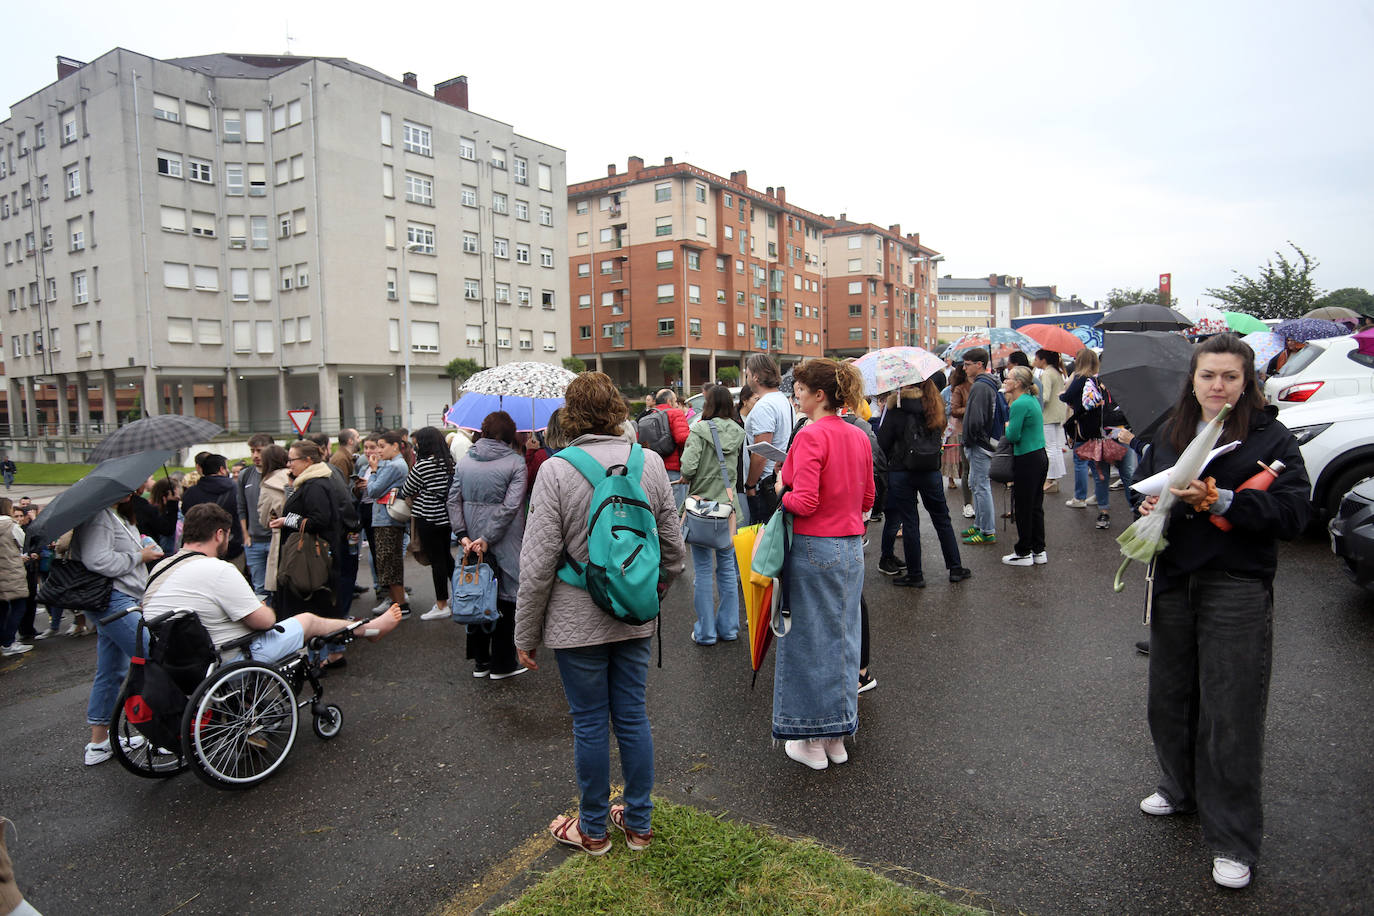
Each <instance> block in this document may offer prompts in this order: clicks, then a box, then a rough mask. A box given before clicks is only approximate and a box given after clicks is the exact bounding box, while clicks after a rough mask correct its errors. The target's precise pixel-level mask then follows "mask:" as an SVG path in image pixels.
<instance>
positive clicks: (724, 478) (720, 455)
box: [706, 420, 734, 501]
mask: <svg viewBox="0 0 1374 916" xmlns="http://www.w3.org/2000/svg"><path fill="white" fill-rule="evenodd" d="M706 425H707V426H708V427H710V430H711V442H712V443H714V444H715V446H716V463H718V464H719V465H720V483H721V486H723V487H725V498H726V499H729V500H731V501H733V500H734V494H733V493H732V492H731V490H730V477H729V475H728V474H726V473H725V453H724V452H722V451H721V450H720V433H719V432H717V430H716V421H715V420H707V421H706Z"/></svg>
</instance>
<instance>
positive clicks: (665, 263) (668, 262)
mask: <svg viewBox="0 0 1374 916" xmlns="http://www.w3.org/2000/svg"><path fill="white" fill-rule="evenodd" d="M656 263H657V264H658V269H659V270H672V267H673V251H672V249H668V250H667V251H659V252H656Z"/></svg>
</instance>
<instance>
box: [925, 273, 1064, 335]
mask: <svg viewBox="0 0 1374 916" xmlns="http://www.w3.org/2000/svg"><path fill="white" fill-rule="evenodd" d="M937 282H938V285H939V292H938V295H939V318H938V324H939V339H940V340H943V341H945V342H946V343H949V342H952V341H954V340H957V339H958V338H960V337H962V336H963V335H965V334H972V333H973V332H975V331H983V330H987V329H988V328H1009V327H1011V320H1012V319H1013V318H1023V317H1026V316H1028V315H1049V314H1053V313H1054V312H1055V311H1056V310H1057V309H1056V306H1057V305H1058V303H1059V295H1058V294H1057V293H1056V291H1055V290H1056V287H1054V286H1026V285H1025V284H1024V282H1023V281H1022V279H1021V278H1020V277H1013V276H1009V275H1007V274H988V275H987V276H986V277H973V278H958V277H941V278H940V279H939V280H938V281H937Z"/></svg>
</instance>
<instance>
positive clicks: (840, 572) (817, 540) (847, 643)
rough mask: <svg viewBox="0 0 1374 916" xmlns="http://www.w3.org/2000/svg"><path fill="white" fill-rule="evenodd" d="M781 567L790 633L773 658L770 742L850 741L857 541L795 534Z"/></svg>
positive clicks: (858, 588) (859, 574)
mask: <svg viewBox="0 0 1374 916" xmlns="http://www.w3.org/2000/svg"><path fill="white" fill-rule="evenodd" d="M788 564H789V565H788V569H789V573H788V574H789V589H790V592H789V594H790V597H791V604H792V629H791V631H790V632H788V634H787V635H786V636H784V637H782V638H781V639H778V640H777V648H776V649H775V650H774V669H773V671H774V673H773V737H774V738H837V737H841V736H843V735H852V734H854V732H855V731H857V730H858V727H859V637H860V624H859V619H860V618H859V599H860V597H861V596H862V593H863V584H864V554H863V546H862V544H861V543H860V540H859V537H858V535H855V536H853V537H839V538H835V537H817V536H814V535H806V534H798V535H795V536H794V537H793V538H792V548H791V550H790V552H789V554H788ZM837 650H838V651H837Z"/></svg>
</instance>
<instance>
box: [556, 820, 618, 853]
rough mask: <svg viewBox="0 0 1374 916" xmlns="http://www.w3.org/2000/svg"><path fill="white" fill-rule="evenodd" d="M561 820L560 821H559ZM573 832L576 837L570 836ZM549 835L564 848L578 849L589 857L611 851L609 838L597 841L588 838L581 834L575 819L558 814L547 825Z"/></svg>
mask: <svg viewBox="0 0 1374 916" xmlns="http://www.w3.org/2000/svg"><path fill="white" fill-rule="evenodd" d="M559 818H562V821H561V822H560V821H559ZM573 831H577V835H576V837H573V836H571V835H570V834H572V832H573ZM549 833H551V834H553V838H554V839H555V840H557V841H558V842H560V843H562V844H563V845H564V846H571V847H572V848H573V849H580V850H582V851H583V852H585V853H586V854H587V855H589V856H604V855H605V854H606V853H608V852H610V851H611V838H610V837H604V836H603V837H601V838H599V839H596V838H593V837H589V836H587V835H586V834H585V833H583V832H582V825H581V824H580V823H579V822H578V819H577V818H575V817H569V816H568V815H566V814H560V815H559V816H558V817H556V818H554V819H553V823H552V824H549Z"/></svg>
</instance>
